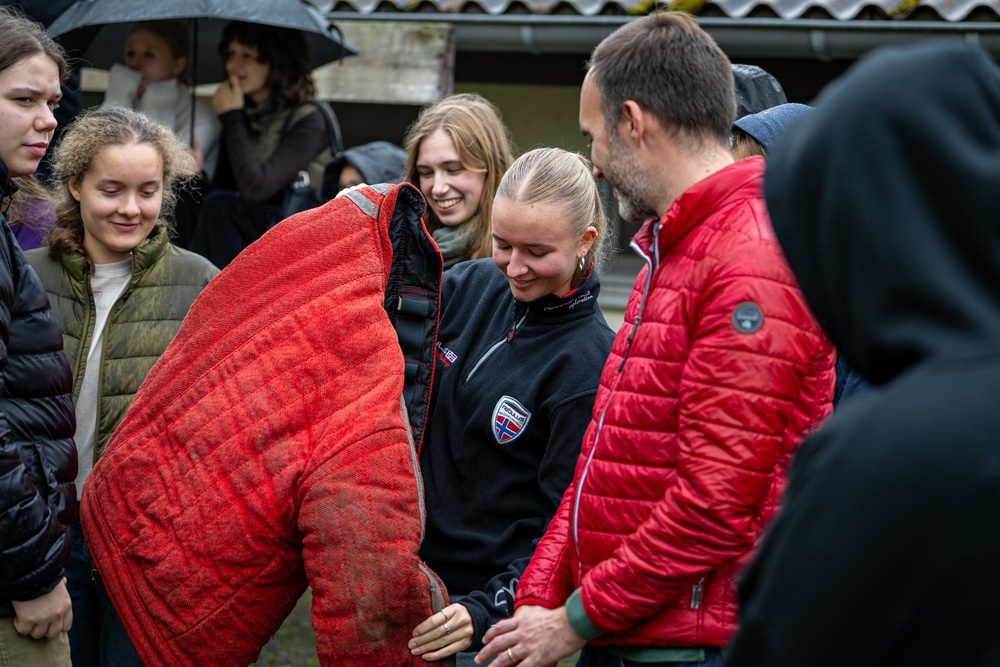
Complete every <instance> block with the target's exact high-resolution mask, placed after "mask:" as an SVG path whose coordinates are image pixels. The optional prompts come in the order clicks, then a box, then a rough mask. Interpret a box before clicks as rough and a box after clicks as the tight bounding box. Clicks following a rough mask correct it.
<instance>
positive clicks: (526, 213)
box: [493, 198, 597, 303]
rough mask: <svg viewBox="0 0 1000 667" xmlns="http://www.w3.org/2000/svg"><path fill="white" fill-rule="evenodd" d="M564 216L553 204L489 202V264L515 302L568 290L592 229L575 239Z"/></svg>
mask: <svg viewBox="0 0 1000 667" xmlns="http://www.w3.org/2000/svg"><path fill="white" fill-rule="evenodd" d="M567 216H568V214H567V212H566V211H565V209H564V207H561V206H558V205H557V204H547V203H537V202H536V203H532V204H525V203H522V202H517V201H511V200H510V199H507V198H499V199H496V200H494V202H493V262H494V263H495V264H496V265H497V267H498V268H499V269H500V270H501V271H503V274H504V276H506V277H507V282H508V283H510V291H511V293H512V294H513V295H514V298H515V299H517V300H518V301H523V302H526V303H530V302H532V301H535V300H536V299H539V298H541V297H543V296H545V295H547V294H556V295H559V296H562V295H564V294H566V293H568V292H569V291H570V286H571V284H572V281H573V275H574V274H575V273H576V270H577V268H578V267H579V265H580V258H581V257H584V256H585V255H586V254H587V252H588V251H589V250H590V246H591V245H592V244H593V242H594V238H595V237H596V236H597V230H596V229H595V228H594V227H588V228H587V229H586V231H584V233H583V236H582V237H579V238H577V237H576V235H575V234H574V233H573V227H572V224H571V223H572V221H571V220H569V218H568V217H567Z"/></svg>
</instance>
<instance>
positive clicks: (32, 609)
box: [0, 7, 77, 667]
mask: <svg viewBox="0 0 1000 667" xmlns="http://www.w3.org/2000/svg"><path fill="white" fill-rule="evenodd" d="M65 74H66V57H65V53H63V50H62V48H61V47H60V46H59V45H58V44H56V43H55V42H54V41H53V40H52V38H51V37H49V35H47V34H46V33H45V29H44V28H43V27H42V26H41V25H40V24H38V23H35V22H34V21H32V20H30V19H28V18H26V17H25V16H24V15H23V14H22V13H21V12H19V11H16V10H13V9H10V8H8V7H0V330H2V331H3V336H0V554H3V556H0V664H2V665H32V666H37V667H67V666H68V665H69V642H68V641H67V639H66V632H67V631H68V630H69V628H70V625H71V624H72V622H73V609H72V605H71V602H70V596H69V593H68V592H67V590H66V577H65V576H64V567H65V565H66V562H67V560H68V557H69V544H70V531H69V524H70V523H71V522H72V521H73V519H74V518H75V517H76V507H77V505H76V489H75V488H74V486H73V475H74V474H75V473H76V447H75V446H74V444H73V429H74V427H75V424H74V421H73V404H72V401H71V399H70V391H71V389H72V386H71V384H70V378H69V364H67V363H66V357H65V356H64V355H63V353H62V341H61V340H60V336H59V325H58V324H57V323H56V320H55V318H54V317H53V315H52V312H51V310H50V309H49V304H48V301H47V300H46V298H45V290H44V289H43V288H42V285H41V283H39V281H38V277H37V276H36V275H35V273H34V271H32V270H31V267H29V266H28V262H27V260H26V259H25V257H24V253H23V252H22V251H21V247H20V246H19V245H18V242H17V240H16V239H15V237H14V234H13V233H12V232H11V230H10V228H9V227H8V226H7V222H6V215H5V214H6V213H8V212H11V207H10V202H11V199H12V198H13V197H14V195H15V193H16V192H17V190H18V185H17V184H16V182H15V179H22V178H25V177H28V176H30V175H31V174H33V173H34V172H35V170H36V169H37V168H38V163H39V162H40V161H41V159H42V157H43V156H44V155H45V152H46V151H47V150H48V147H49V144H50V143H51V141H52V135H53V133H54V132H55V129H56V119H55V116H54V115H53V113H52V112H53V111H54V110H55V108H56V107H57V106H58V104H59V99H60V96H61V92H60V89H59V84H60V82H61V81H62V80H63V79H64V77H65ZM21 212H22V213H24V211H23V210H22V211H21Z"/></svg>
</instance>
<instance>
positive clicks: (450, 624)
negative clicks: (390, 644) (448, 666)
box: [407, 604, 472, 660]
mask: <svg viewBox="0 0 1000 667" xmlns="http://www.w3.org/2000/svg"><path fill="white" fill-rule="evenodd" d="M470 646H472V617H471V616H470V615H469V610H467V609H466V608H465V607H463V606H462V605H460V604H451V605H448V606H447V607H445V608H444V609H442V610H441V611H438V612H435V613H434V614H431V616H430V617H429V618H428V619H427V620H426V621H424V622H423V623H421V624H420V625H418V626H417V627H416V628H414V630H413V639H411V640H410V643H409V644H407V648H409V649H410V653H412V654H413V655H419V656H422V657H423V659H424V660H442V659H444V658H447V657H448V656H450V655H455V654H456V653H458V652H459V651H464V650H465V649H467V648H469V647H470Z"/></svg>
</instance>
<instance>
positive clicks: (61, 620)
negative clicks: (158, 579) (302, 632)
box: [11, 577, 471, 639]
mask: <svg viewBox="0 0 1000 667" xmlns="http://www.w3.org/2000/svg"><path fill="white" fill-rule="evenodd" d="M11 604H12V605H13V607H14V629H15V630H17V631H18V632H19V633H20V634H22V635H26V636H29V637H31V638H32V639H41V638H42V637H48V638H49V639H55V638H56V637H58V636H59V634H60V633H62V632H69V628H70V626H71V625H73V605H72V603H71V601H70V598H69V592H68V591H67V590H66V577H63V578H62V581H60V582H59V583H58V584H56V587H55V588H53V589H52V590H51V591H49V592H48V593H46V594H45V595H42V596H39V597H37V598H35V599H34V600H25V601H24V602H18V601H16V600H15V601H13V602H12V603H11ZM470 634H471V632H470Z"/></svg>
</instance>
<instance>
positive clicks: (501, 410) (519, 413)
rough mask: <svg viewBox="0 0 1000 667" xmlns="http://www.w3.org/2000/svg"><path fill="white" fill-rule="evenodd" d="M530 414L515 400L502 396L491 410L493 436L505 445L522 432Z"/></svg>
mask: <svg viewBox="0 0 1000 667" xmlns="http://www.w3.org/2000/svg"><path fill="white" fill-rule="evenodd" d="M530 419H531V413H530V412H528V410H527V409H525V407H524V406H523V405H521V404H520V403H518V402H517V400H516V399H514V398H511V397H510V396H503V397H501V398H500V400H499V401H497V405H496V407H495V408H493V436H494V437H495V438H496V439H497V442H499V443H500V444H501V445H504V444H507V443H508V442H510V441H511V440H514V439H515V438H517V436H519V435H521V433H522V432H524V427H525V426H527V425H528V420H530Z"/></svg>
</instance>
